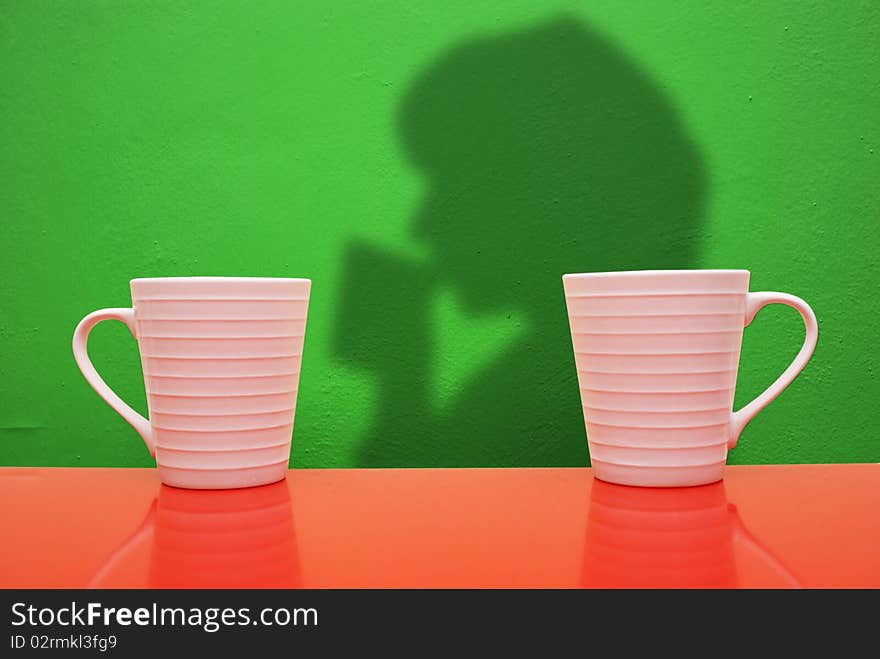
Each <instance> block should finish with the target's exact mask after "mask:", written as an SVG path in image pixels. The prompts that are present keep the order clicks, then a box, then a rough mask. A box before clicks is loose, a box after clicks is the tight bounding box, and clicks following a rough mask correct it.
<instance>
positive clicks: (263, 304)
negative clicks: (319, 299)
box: [131, 277, 311, 488]
mask: <svg viewBox="0 0 880 659" xmlns="http://www.w3.org/2000/svg"><path fill="white" fill-rule="evenodd" d="M310 286H311V282H310V281H309V280H307V279H268V278H266V279H264V278H224V277H216V278H215V277H207V278H201V277H182V278H167V279H162V278H160V279H134V280H132V282H131V294H132V301H133V307H134V333H135V336H136V338H137V340H138V344H139V346H140V354H141V364H142V367H143V372H144V384H145V386H146V391H147V402H148V405H149V411H150V413H149V419H150V424H151V426H152V430H153V436H154V440H155V450H156V464H157V466H158V469H159V474H160V477H161V479H162V481H163V482H165V483H167V484H169V485H176V486H180V487H189V488H228V487H247V486H251V485H261V484H265V483H271V482H274V481H278V480H281V479H282V478H284V476H285V474H286V472H287V466H288V461H289V459H290V442H291V434H292V432H293V420H294V413H295V410H296V398H297V389H298V386H299V374H300V364H301V361H302V351H303V341H304V336H305V326H306V314H307V311H308V303H309V291H310Z"/></svg>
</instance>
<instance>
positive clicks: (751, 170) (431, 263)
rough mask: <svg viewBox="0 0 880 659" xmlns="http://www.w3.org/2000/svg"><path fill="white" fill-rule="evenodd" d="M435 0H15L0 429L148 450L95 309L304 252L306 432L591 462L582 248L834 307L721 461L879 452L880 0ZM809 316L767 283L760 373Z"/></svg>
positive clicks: (118, 455)
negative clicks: (173, 283) (133, 294)
mask: <svg viewBox="0 0 880 659" xmlns="http://www.w3.org/2000/svg"><path fill="white" fill-rule="evenodd" d="M430 5H431V3H429V4H426V3H412V2H405V1H403V0H389V1H386V2H379V3H362V2H337V3H326V2H259V3H252V2H232V1H218V2H188V3H181V2H171V1H156V2H126V3H118V2H109V1H100V2H99V1H90V2H61V1H57V2H39V3H38V2H27V3H23V2H15V3H13V2H7V3H3V4H2V6H0V61H2V66H0V144H2V150H0V218H2V240H3V259H2V265H0V274H2V277H3V286H2V292H0V316H2V318H0V338H2V374H0V375H2V377H0V400H2V409H0V463H2V464H6V465H10V464H14V465H108V466H114V465H115V466H144V465H149V464H151V460H150V458H149V456H148V455H147V452H146V450H145V448H144V447H143V445H142V443H141V442H140V440H139V439H138V437H137V435H136V434H135V432H134V431H133V430H131V429H130V428H129V427H128V426H127V425H126V424H125V423H124V422H123V421H122V420H121V419H120V418H119V417H118V416H116V414H115V413H114V412H113V411H112V410H110V408H109V407H107V406H106V405H105V404H104V403H103V402H101V401H100V400H99V398H98V397H97V396H96V395H95V393H94V392H93V391H92V390H91V389H90V388H89V387H88V385H87V384H86V383H85V381H84V380H83V379H82V377H81V376H80V374H79V372H78V370H77V368H76V366H75V364H74V361H73V358H72V355H71V350H70V339H71V334H72V332H73V328H74V326H75V325H76V323H77V322H78V321H79V319H80V318H81V317H82V316H83V315H85V314H86V313H87V312H89V311H92V310H94V309H96V308H100V307H108V306H127V305H129V304H130V298H129V291H128V281H129V279H131V278H133V277H144V276H171V275H236V276H247V275H251V276H307V277H311V278H312V279H313V288H312V302H311V308H310V314H309V327H308V332H307V337H306V349H305V357H304V362H303V371H302V381H301V387H300V397H299V408H298V410H297V419H296V429H295V431H294V443H293V455H292V463H293V464H296V465H298V466H303V467H354V466H495V465H498V466H514V465H517V466H528V465H583V464H587V463H588V455H587V448H586V441H585V436H584V427H583V420H582V417H581V410H580V404H579V398H578V389H577V383H576V374H575V370H574V363H573V358H572V355H571V343H570V339H569V337H568V327H567V321H566V317H565V305H564V299H563V295H562V285H561V281H560V275H562V274H563V273H564V272H579V271H580V272H583V271H602V270H629V269H644V268H678V267H691V268H699V267H706V268H712V267H723V268H748V269H750V270H751V271H752V290H782V291H787V292H791V293H794V294H796V295H799V296H801V297H803V298H805V299H806V300H807V301H808V302H810V303H811V304H812V305H813V308H814V309H815V311H816V314H817V316H818V317H819V320H820V338H819V345H818V348H817V349H816V352H815V355H814V357H813V360H812V362H811V363H810V364H809V365H808V366H807V368H806V369H805V371H804V372H803V373H802V374H801V376H800V377H799V378H798V379H797V380H796V381H795V383H794V384H793V385H792V386H791V387H790V388H789V389H788V390H787V391H786V392H785V393H783V395H782V396H781V397H780V398H779V399H778V400H777V401H776V402H775V403H773V404H772V405H771V406H770V407H769V408H767V409H766V410H765V411H764V412H763V413H761V414H760V415H759V416H758V417H757V418H756V419H755V421H753V422H752V423H751V424H750V426H749V427H748V428H747V429H746V431H745V433H744V434H743V437H742V440H741V441H740V443H739V446H738V447H737V448H736V449H735V450H734V451H733V452H732V453H731V456H730V462H733V463H773V462H862V461H878V460H880V438H878V431H877V427H878V425H880V413H878V405H877V401H878V400H880V385H878V372H877V354H878V351H877V336H878V330H880V322H878V313H877V293H878V286H877V284H878V252H880V230H878V225H880V221H878V220H880V194H878V189H880V186H878V182H880V57H878V50H880V48H878V43H880V5H878V4H877V3H876V2H871V1H870V0H869V1H865V2H848V3H826V2H806V1H803V2H772V3H771V2H738V3H707V2H702V1H696V0H692V1H689V2H676V3H657V2H619V1H617V0H604V1H598V0H597V1H595V2H582V3H577V4H562V3H557V2H550V1H546V2H544V1H541V2H535V1H533V2H509V1H507V0H505V1H504V2H500V1H496V2H479V3H472V2H443V3H440V2H437V3H433V6H430ZM802 337H803V327H802V324H801V321H800V319H799V318H798V317H797V315H796V314H795V313H794V312H793V311H792V310H790V309H787V308H783V307H771V308H768V309H766V310H765V311H762V312H761V314H760V315H759V316H758V318H757V319H756V321H755V322H754V323H753V324H752V325H751V326H750V327H749V328H748V329H747V330H746V332H745V338H744V344H743V354H742V359H741V372H740V376H739V382H738V391H737V396H736V400H737V406H741V405H742V404H744V403H745V402H747V401H748V400H750V399H751V398H752V397H754V396H755V395H757V394H758V393H759V391H761V390H762V389H763V388H764V387H765V386H767V385H768V384H769V383H770V382H771V381H772V380H773V379H774V378H775V377H776V375H778V374H779V373H780V372H781V371H782V370H783V369H784V368H785V366H786V365H787V363H788V362H789V361H790V360H791V358H792V357H793V356H794V354H795V353H796V352H797V350H798V348H799V347H800V344H801V341H802ZM90 348H91V354H92V358H93V360H94V362H95V364H96V366H97V367H98V369H99V371H100V372H101V373H102V374H104V376H105V378H106V380H107V381H108V382H109V383H110V384H111V386H113V387H114V388H115V389H116V390H117V391H118V392H119V393H120V395H121V396H122V397H123V398H124V399H126V400H127V401H130V402H131V403H132V404H133V405H135V406H136V407H137V408H138V409H139V410H140V411H141V412H144V413H145V412H146V402H145V396H144V392H143V382H142V380H141V379H140V378H141V375H140V367H139V361H138V358H137V352H136V344H135V342H134V341H133V340H132V338H131V336H130V335H129V334H128V331H127V330H126V328H125V327H124V326H122V325H121V324H119V323H116V324H112V323H104V324H102V325H101V326H99V327H98V328H97V329H96V330H95V331H94V332H93V333H92V339H91V342H90Z"/></svg>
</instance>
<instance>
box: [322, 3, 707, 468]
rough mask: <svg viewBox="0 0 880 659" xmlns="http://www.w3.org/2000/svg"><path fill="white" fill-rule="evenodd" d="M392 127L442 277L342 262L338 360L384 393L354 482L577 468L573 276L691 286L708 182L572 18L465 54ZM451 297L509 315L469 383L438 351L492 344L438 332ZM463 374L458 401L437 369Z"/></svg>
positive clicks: (642, 86) (420, 226)
mask: <svg viewBox="0 0 880 659" xmlns="http://www.w3.org/2000/svg"><path fill="white" fill-rule="evenodd" d="M397 120H398V130H399V133H400V139H401V141H402V144H403V147H404V149H405V151H406V153H407V155H408V156H409V158H410V159H411V160H412V161H413V163H414V164H415V165H416V166H417V167H418V168H419V169H420V170H421V172H422V173H423V175H424V177H425V183H426V192H425V194H424V198H423V199H422V200H421V201H420V203H419V207H418V211H417V212H416V216H415V217H414V218H413V219H412V221H411V224H410V227H411V228H412V230H413V232H414V235H415V237H416V238H417V239H418V240H419V241H421V242H422V243H423V244H424V245H426V246H427V248H428V249H427V252H428V262H427V263H425V262H423V261H416V260H415V259H410V258H408V257H407V255H406V254H397V253H394V252H393V251H389V250H385V249H383V248H382V247H381V246H380V245H370V244H364V243H361V242H357V241H356V242H353V243H352V244H351V245H349V246H348V251H347V253H346V255H345V262H344V264H343V268H344V274H343V279H342V281H343V287H342V291H341V296H340V304H339V308H340V309H341V310H342V311H341V313H340V316H339V317H338V319H337V323H336V337H335V345H336V348H335V349H336V352H337V354H338V355H339V356H340V358H343V359H345V360H346V361H348V362H349V363H350V364H353V365H356V366H358V367H359V368H363V369H367V370H369V371H370V372H371V374H372V375H373V376H374V378H375V382H376V387H377V395H376V399H375V400H376V402H375V405H374V406H373V409H372V412H373V421H372V426H371V427H370V428H369V430H368V431H367V434H366V436H365V438H364V440H363V442H362V444H361V448H360V452H359V458H358V460H359V462H358V464H359V465H360V466H376V467H381V466H385V467H388V466H412V467H417V466H438V467H453V466H460V467H474V466H550V465H558V466H563V465H564V466H574V465H580V464H583V463H584V457H585V454H586V451H585V448H586V442H585V441H584V422H583V416H582V410H581V407H580V405H579V403H578V396H579V394H578V383H577V377H576V371H575V368H574V364H573V354H572V349H571V338H570V335H569V327H568V321H567V317H566V309H565V299H564V295H563V291H562V281H561V276H562V275H563V274H564V273H567V272H587V271H607V270H637V269H654V268H657V269H660V268H687V267H693V265H694V263H693V262H694V257H695V251H696V244H695V236H696V235H698V233H699V232H698V223H699V221H700V216H701V212H702V210H701V209H702V200H703V195H704V187H705V182H704V175H703V170H702V165H701V161H700V157H699V155H698V153H697V151H696V149H695V148H694V146H693V145H692V143H691V141H690V140H689V139H688V137H687V135H686V133H685V131H684V129H683V126H682V124H681V122H680V121H679V119H678V117H677V115H676V112H675V110H674V109H673V108H672V107H671V105H670V103H669V101H668V100H667V99H666V98H665V97H664V95H663V93H662V92H661V91H660V89H659V88H658V86H657V85H656V84H655V83H654V82H652V81H651V79H650V78H648V77H647V76H646V75H645V74H644V73H643V72H642V71H640V70H639V69H638V67H636V66H634V65H633V64H632V63H631V62H630V61H629V60H628V59H627V58H626V57H625V56H624V55H623V54H621V53H620V52H619V51H618V50H617V49H616V48H615V47H614V46H613V45H612V44H610V43H609V42H608V41H607V40H605V39H604V38H602V37H600V36H598V35H597V34H595V33H594V32H592V31H591V30H589V29H588V28H587V27H585V26H583V25H582V24H580V23H578V22H576V21H574V20H571V19H568V18H561V19H558V20H554V21H551V22H548V23H544V24H541V25H538V26H536V27H532V28H529V29H524V30H521V31H518V32H514V33H510V34H502V35H498V36H495V35H493V36H486V37H482V38H478V39H473V40H470V41H467V42H465V43H463V44H461V45H459V46H457V47H454V48H452V49H451V50H449V51H448V52H446V53H445V54H443V55H442V56H441V57H440V58H439V59H438V60H436V62H434V63H433V64H432V65H431V66H429V67H428V68H427V69H426V70H425V71H424V72H423V73H422V74H421V75H419V76H418V77H417V78H416V79H415V80H414V82H413V83H412V84H411V85H410V86H409V87H408V90H407V92H406V93H405V94H404V97H403V99H402V100H401V105H400V108H399V114H398V117H397ZM438 292H450V293H453V294H454V297H455V302H456V307H457V308H458V309H461V310H462V311H463V312H465V313H466V314H468V315H469V316H471V317H475V316H478V315H480V314H482V313H486V314H487V317H488V319H489V320H490V321H491V322H497V321H498V320H499V319H500V318H501V316H502V315H506V316H507V321H506V322H507V323H508V325H506V327H507V328H508V329H510V328H514V327H515V328H516V329H515V337H514V338H512V339H511V340H510V341H509V342H508V343H505V344H503V346H502V347H500V348H499V347H496V348H495V352H494V353H493V354H490V355H485V359H482V356H481V363H480V364H479V365H478V366H476V367H474V368H472V365H471V364H470V363H468V359H469V357H467V355H468V354H470V355H473V354H474V353H473V351H471V352H470V353H468V351H466V350H464V351H461V352H457V351H456V350H455V349H453V351H452V352H445V351H444V345H445V346H447V347H448V346H450V345H453V346H460V345H463V344H464V343H466V342H471V343H472V342H474V341H475V340H479V338H475V336H477V335H476V334H472V333H470V330H469V329H467V326H466V325H464V324H458V325H455V326H450V327H447V326H444V327H436V326H435V318H436V316H435V315H434V313H435V307H434V303H435V301H436V299H437V293H438ZM501 322H502V323H504V322H505V321H504V320H503V319H502V320H501ZM441 332H444V333H445V335H443V336H441V335H440V333H441ZM480 336H485V334H483V335H480ZM469 347H473V346H469ZM477 348H478V349H479V346H477ZM486 350H488V348H486ZM450 364H451V365H453V366H454V368H456V369H458V372H459V373H463V372H465V371H468V372H467V373H463V374H461V375H456V376H455V377H456V378H458V379H456V380H454V381H453V382H452V383H451V385H449V384H445V383H448V382H449V380H448V375H445V376H444V377H446V378H447V379H446V380H441V377H440V376H441V373H440V371H441V367H440V366H438V365H443V368H448V366H449V365H450ZM446 372H447V373H448V372H449V371H448V370H447V371H446ZM438 382H441V383H444V384H443V386H444V387H445V389H444V391H445V392H452V393H451V394H449V393H446V394H444V395H445V398H443V400H440V399H438V393H437V392H438V388H437V383H438Z"/></svg>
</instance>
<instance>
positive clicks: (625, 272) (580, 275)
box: [562, 268, 751, 279]
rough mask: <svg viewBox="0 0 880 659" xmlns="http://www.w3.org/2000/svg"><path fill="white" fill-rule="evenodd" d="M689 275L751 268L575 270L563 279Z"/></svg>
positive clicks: (726, 273) (741, 270) (731, 272)
mask: <svg viewBox="0 0 880 659" xmlns="http://www.w3.org/2000/svg"><path fill="white" fill-rule="evenodd" d="M661 274H666V275H688V274H719V275H720V274H725V275H732V274H747V275H751V272H750V271H749V270H745V269H742V268H739V269H737V268H733V269H714V268H691V269H687V270H618V271H610V272H573V273H568V274H564V275H562V278H563V279H575V278H577V279H601V278H603V277H634V276H638V275H661Z"/></svg>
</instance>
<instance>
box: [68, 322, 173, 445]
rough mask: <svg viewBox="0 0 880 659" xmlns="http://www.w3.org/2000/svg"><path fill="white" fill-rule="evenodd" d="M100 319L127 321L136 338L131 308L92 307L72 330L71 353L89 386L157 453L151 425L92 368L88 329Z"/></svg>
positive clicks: (89, 330) (90, 329)
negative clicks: (93, 309)
mask: <svg viewBox="0 0 880 659" xmlns="http://www.w3.org/2000/svg"><path fill="white" fill-rule="evenodd" d="M102 320H120V321H122V322H123V323H125V324H126V326H127V327H128V329H129V331H131V335H132V336H134V337H135V338H137V335H136V334H135V329H134V309H99V310H98V311H93V312H92V313H90V314H89V315H88V316H86V317H85V318H83V319H82V320H81V321H79V325H77V326H76V330H75V331H74V332H73V357H74V359H76V364H77V366H79V370H80V371H82V374H83V377H84V378H85V379H86V382H88V383H89V384H90V385H92V389H94V390H95V391H96V392H98V395H99V396H100V397H101V398H103V399H104V400H105V401H106V403H107V404H108V405H109V406H110V407H112V408H113V409H114V410H116V412H117V414H119V416H121V417H122V418H123V419H125V420H126V421H128V423H130V424H131V427H132V428H134V429H135V430H137V432H138V434H139V435H140V436H141V438H142V439H143V440H144V444H146V445H147V449H148V450H149V451H150V455H151V456H153V457H156V445H155V442H154V440H153V429H152V427H151V426H150V422H149V421H148V420H147V419H145V418H144V417H142V416H141V415H140V414H138V413H137V412H135V411H134V410H133V409H131V407H129V406H128V404H127V403H126V402H125V401H123V400H122V399H121V398H120V397H119V396H117V395H116V393H114V391H113V390H112V389H111V388H110V387H108V386H107V383H106V382H104V379H103V378H102V377H101V376H100V375H99V374H98V371H96V370H95V367H94V365H92V361H91V360H90V359H89V352H88V342H89V332H91V331H92V328H93V327H94V326H95V325H97V324H98V323H100V322H101V321H102Z"/></svg>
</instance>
